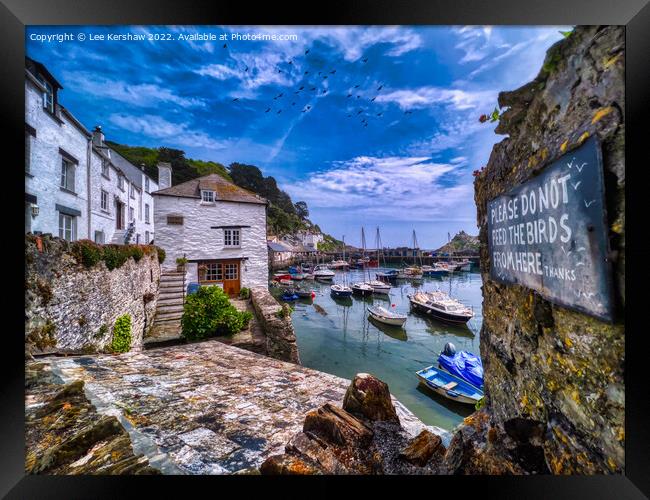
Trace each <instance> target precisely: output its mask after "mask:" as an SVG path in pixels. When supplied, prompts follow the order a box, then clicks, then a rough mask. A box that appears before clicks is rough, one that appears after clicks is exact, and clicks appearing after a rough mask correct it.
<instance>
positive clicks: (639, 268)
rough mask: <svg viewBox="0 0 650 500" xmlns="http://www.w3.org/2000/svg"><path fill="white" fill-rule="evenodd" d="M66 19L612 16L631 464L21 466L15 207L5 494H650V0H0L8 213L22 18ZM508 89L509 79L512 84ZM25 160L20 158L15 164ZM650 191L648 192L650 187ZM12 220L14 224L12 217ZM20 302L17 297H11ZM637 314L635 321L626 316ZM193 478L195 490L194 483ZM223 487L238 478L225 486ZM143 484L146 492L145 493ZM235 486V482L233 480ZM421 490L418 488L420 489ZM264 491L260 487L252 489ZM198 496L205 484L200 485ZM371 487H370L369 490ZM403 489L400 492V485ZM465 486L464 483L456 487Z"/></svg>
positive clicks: (417, 20)
mask: <svg viewBox="0 0 650 500" xmlns="http://www.w3.org/2000/svg"><path fill="white" fill-rule="evenodd" d="M32 24H41V25H59V24H85V25H93V24H94V25H98V24H99V25H107V24H176V25H179V24H229V25H259V24H263V25H287V24H303V25H345V24H385V25H386V24H387V25H395V24H446V25H450V24H451V25H454V24H519V25H542V24H549V25H551V24H552V25H577V24H583V25H586V24H616V25H625V26H626V106H625V109H626V114H627V117H626V118H627V119H626V161H627V163H628V164H630V165H632V166H633V168H631V169H627V176H628V177H629V180H628V182H627V185H628V188H627V192H628V193H627V204H628V209H627V210H626V211H627V214H628V221H629V223H630V224H631V225H632V227H633V230H632V231H627V232H626V233H627V238H626V241H627V246H628V247H630V246H631V249H632V250H631V251H628V252H626V254H627V259H628V260H629V261H630V262H631V269H633V271H634V272H632V273H631V274H630V276H629V280H628V285H627V287H626V288H627V290H628V293H627V302H628V305H627V311H626V312H627V314H626V316H625V320H626V327H627V328H626V329H627V330H628V331H629V332H630V334H629V335H628V337H627V339H626V369H625V392H626V471H625V475H624V476H621V475H608V476H591V477H583V476H572V477H556V476H535V477H533V476H527V477H509V478H506V477H462V478H458V477H446V476H445V477H440V476H435V477H431V476H429V477H386V476H382V477H375V478H370V477H362V478H350V477H334V478H333V477H326V478H323V477H321V478H317V477H304V478H287V477H250V476H249V477H243V476H242V477H192V478H190V479H188V478H185V477H181V478H179V477H148V478H144V477H143V478H138V477H105V476H102V477H99V476H98V477H90V476H85V477H61V476H25V475H24V453H25V449H24V358H23V356H22V354H23V351H24V338H23V337H21V336H20V333H19V332H21V331H23V330H24V321H23V318H22V317H21V315H20V314H19V312H18V311H19V310H20V304H19V302H20V301H21V292H20V289H21V288H22V286H21V284H22V283H23V282H24V278H23V276H21V269H20V266H19V265H18V263H19V262H23V261H24V243H23V241H24V239H23V237H22V234H23V232H24V228H23V226H22V222H21V220H20V219H21V217H19V216H17V217H11V216H9V217H7V218H6V221H8V222H10V223H11V224H9V227H7V225H5V238H3V240H4V245H3V255H4V259H5V261H4V264H5V265H4V266H3V268H2V269H3V271H4V272H3V274H4V280H3V283H4V292H5V293H4V294H3V295H4V300H3V302H4V303H5V312H4V317H3V319H4V328H3V334H4V335H3V344H2V346H3V354H4V356H3V359H2V363H1V365H2V370H3V372H4V373H3V377H2V378H1V379H0V380H1V382H0V384H1V387H2V392H1V394H2V410H0V416H1V417H0V418H1V425H0V430H1V432H2V440H1V441H0V442H1V443H2V453H1V454H0V477H1V479H0V494H2V495H7V497H8V498H44V497H47V498H59V497H61V498H89V497H92V498H104V497H106V498H116V497H128V496H135V495H137V496H140V497H141V496H142V495H143V494H146V495H147V497H154V496H157V495H161V494H162V495H163V496H171V495H174V496H176V495H179V494H180V495H187V494H188V493H189V494H193V493H190V491H191V490H190V489H189V488H195V487H197V486H199V485H201V486H202V487H204V488H207V490H206V491H208V492H210V493H209V494H210V495H211V496H213V495H235V494H237V495H245V496H252V495H253V494H255V493H252V492H251V489H252V488H254V489H255V490H259V494H262V495H267V494H268V492H269V491H270V490H271V489H275V490H278V491H279V492H281V493H285V494H288V495H289V496H301V497H304V496H312V495H313V494H314V492H317V493H320V494H329V495H331V494H340V493H343V492H348V491H349V490H350V489H351V488H352V487H355V488H358V489H359V490H360V491H359V492H360V493H361V494H364V495H367V494H368V493H369V491H368V490H369V489H370V488H372V489H376V490H377V491H381V490H386V488H387V487H388V486H389V485H390V486H395V487H397V488H398V489H399V490H398V491H401V492H402V493H401V494H402V495H404V494H406V495H409V496H411V495H418V496H420V495H422V494H424V495H427V496H434V497H435V496H438V495H443V494H445V493H444V492H443V490H444V489H451V490H452V491H456V492H462V494H463V495H466V496H471V497H474V498H480V497H485V496H489V497H496V498H527V499H533V498H544V499H547V498H554V499H557V498H572V499H573V498H591V499H596V498H619V499H623V498H644V497H646V496H650V465H649V463H648V455H649V454H650V453H649V450H650V439H649V434H650V433H649V430H648V427H649V426H648V425H647V424H646V421H647V419H648V415H649V414H650V403H649V398H648V391H647V383H646V379H647V378H648V375H647V372H646V371H645V370H644V368H645V366H646V365H647V361H646V359H645V357H646V356H645V351H644V349H643V344H642V343H643V339H644V337H645V336H646V335H647V333H646V329H645V328H643V326H644V323H643V319H642V316H641V314H642V311H643V310H644V309H647V307H645V308H644V306H643V305H642V303H641V301H642V300H643V299H644V298H645V296H644V293H643V289H644V288H643V285H644V284H646V283H647V280H645V279H644V278H645V277H646V276H647V274H648V273H647V271H646V270H644V269H643V264H644V258H645V257H646V256H649V255H650V252H649V251H648V250H647V248H645V247H644V246H643V242H642V238H643V232H644V230H646V231H647V229H646V227H645V225H641V223H640V221H641V217H643V215H644V214H645V213H646V212H647V209H645V206H644V205H643V204H642V203H643V201H644V194H643V193H642V192H641V190H643V189H645V187H646V186H647V185H648V183H647V182H645V181H646V179H645V178H644V176H647V171H648V166H647V153H646V152H645V151H644V150H645V149H646V148H644V145H645V143H647V137H646V133H645V130H644V129H645V127H643V125H644V124H645V123H646V122H647V121H648V119H649V117H650V114H649V113H648V111H649V109H648V108H649V102H650V99H649V94H650V92H649V88H650V85H649V84H648V82H650V64H649V63H648V61H649V60H648V54H650V29H649V28H650V5H648V0H625V1H619V2H612V1H611V0H546V1H544V2H539V1H533V0H527V1H522V0H489V1H487V0H444V1H443V0H410V1H399V2H398V1H388V0H356V1H350V2H347V3H343V2H318V3H313V4H309V3H306V2H282V3H270V2H266V3H260V4H259V5H255V6H253V5H251V4H249V3H246V2H236V1H233V0H228V1H216V0H215V1H210V2H208V1H200V0H192V1H183V2H179V1H178V0H176V1H172V0H141V1H137V2H135V1H133V0H130V1H127V0H112V1H111V2H100V1H99V0H84V1H83V2H73V1H70V0H68V1H64V0H0V25H1V28H0V53H1V54H2V57H1V58H0V60H1V61H2V64H3V68H2V69H3V71H2V76H3V78H1V79H0V82H1V83H0V85H1V86H2V91H1V92H0V96H1V97H0V99H1V100H2V110H3V112H2V124H3V132H4V134H3V135H4V139H5V141H4V142H5V144H7V146H6V147H5V150H4V155H3V160H4V163H5V168H4V173H5V179H4V187H5V190H4V191H5V193H4V196H3V198H5V199H6V200H7V205H6V209H7V210H6V211H5V213H6V214H8V215H9V214H11V213H12V210H13V209H12V207H15V206H17V204H16V203H15V200H13V199H12V198H13V197H16V198H20V197H22V194H21V191H23V190H24V189H23V186H24V178H23V168H22V167H19V166H20V165H21V162H22V161H23V160H22V159H21V157H22V155H23V152H22V148H23V146H22V143H23V137H22V135H21V134H22V133H23V132H22V131H23V128H24V81H23V80H24V27H25V25H32ZM504 90H505V89H504ZM13 165H17V166H18V167H13ZM646 197H647V195H646ZM14 224H15V225H14ZM13 302H16V304H13ZM627 323H629V326H628V325H627ZM188 487H189V488H188ZM226 487H232V488H237V490H231V491H229V492H226V491H224V489H225V488H226ZM138 489H141V491H139V492H138V491H137V490H138ZM229 489H230V488H229ZM416 489H417V491H416ZM256 493H257V492H256ZM199 494H200V493H199ZM371 494H372V493H371ZM395 494H399V493H395ZM453 494H454V496H458V493H453Z"/></svg>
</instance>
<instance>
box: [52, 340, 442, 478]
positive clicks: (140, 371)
mask: <svg viewBox="0 0 650 500" xmlns="http://www.w3.org/2000/svg"><path fill="white" fill-rule="evenodd" d="M47 362H49V363H50V364H51V366H52V371H53V372H55V373H56V374H57V375H58V376H60V377H61V378H62V379H63V380H64V381H65V382H69V381H73V380H84V381H85V390H86V393H87V396H88V398H89V399H90V400H91V401H92V403H93V404H94V405H95V406H96V407H97V411H98V412H99V413H103V414H107V415H115V416H117V417H118V418H119V419H120V421H121V422H123V424H124V425H125V428H126V429H127V431H128V432H129V434H130V435H131V440H132V442H133V447H134V451H136V453H143V454H145V455H146V456H147V457H148V458H149V459H150V463H151V464H152V465H154V466H158V467H159V468H160V469H161V470H162V471H163V472H164V473H168V474H232V473H236V472H241V471H246V470H250V469H252V468H257V467H259V465H261V463H262V462H263V461H264V460H265V459H266V458H267V457H268V456H270V455H273V454H277V453H282V452H283V450H284V446H285V445H286V443H287V442H288V440H289V439H290V438H291V437H292V436H293V435H294V434H295V433H296V432H299V431H301V430H302V426H303V422H304V416H305V414H306V413H307V412H309V411H310V410H313V409H316V408H318V407H320V406H322V405H323V404H325V403H332V404H334V405H337V406H339V407H340V406H341V404H342V402H343V396H344V395H345V391H346V389H347V387H348V385H349V384H350V381H349V380H346V379H343V378H340V377H336V376H334V375H330V374H326V373H322V372H319V371H316V370H312V369H309V368H305V367H302V366H300V365H296V364H293V363H287V362H283V361H279V360H276V359H272V358H269V357H266V356H262V355H259V354H256V353H253V352H250V351H246V350H243V349H239V348H236V347H232V346H228V345H225V344H222V343H221V342H218V341H213V340H211V341H205V342H200V343H193V344H184V345H176V346H170V347H164V348H158V349H150V350H145V351H140V352H129V353H125V354H120V355H93V356H80V357H68V358H48V361H47ZM394 402H395V405H396V408H397V412H398V415H399V416H400V420H401V421H402V425H403V426H404V427H405V428H406V430H407V431H408V432H409V433H410V434H412V435H413V436H414V435H416V434H417V433H418V432H419V431H420V430H422V429H423V428H428V429H429V430H431V431H432V432H435V433H437V434H440V435H441V436H442V437H443V441H444V442H446V443H447V444H448V439H449V434H448V433H447V432H446V431H443V430H442V429H439V428H432V427H430V426H425V425H424V424H423V423H422V422H421V421H420V420H419V419H418V418H417V417H415V416H414V415H413V414H412V413H411V412H410V411H409V410H408V409H406V407H404V406H403V405H402V404H401V403H399V402H398V401H396V400H394Z"/></svg>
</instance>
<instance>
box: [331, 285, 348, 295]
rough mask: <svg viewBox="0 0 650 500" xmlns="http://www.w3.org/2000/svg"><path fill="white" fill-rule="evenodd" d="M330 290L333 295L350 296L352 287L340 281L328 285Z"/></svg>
mask: <svg viewBox="0 0 650 500" xmlns="http://www.w3.org/2000/svg"><path fill="white" fill-rule="evenodd" d="M330 290H331V293H332V295H333V296H334V297H350V296H351V295H352V288H350V287H349V286H346V285H342V284H340V283H337V284H335V285H332V286H330Z"/></svg>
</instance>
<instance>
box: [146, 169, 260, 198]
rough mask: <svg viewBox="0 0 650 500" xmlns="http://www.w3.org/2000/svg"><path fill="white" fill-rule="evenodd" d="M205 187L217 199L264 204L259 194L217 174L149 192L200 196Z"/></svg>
mask: <svg viewBox="0 0 650 500" xmlns="http://www.w3.org/2000/svg"><path fill="white" fill-rule="evenodd" d="M202 189H207V190H210V191H214V192H215V193H216V200H217V201H236V202H240V203H257V204H260V205H266V204H267V201H266V200H265V199H264V198H262V197H261V196H259V195H257V194H255V193H253V192H251V191H248V190H247V189H244V188H240V187H239V186H236V185H235V184H233V183H232V182H228V181H227V180H226V179H224V178H223V177H221V176H220V175H219V174H209V175H204V176H203V177H199V178H197V179H192V180H190V181H187V182H183V183H181V184H177V185H176V186H171V187H168V188H165V189H160V190H158V191H154V192H153V193H151V194H152V195H156V196H179V197H181V198H199V199H200V198H201V190H202Z"/></svg>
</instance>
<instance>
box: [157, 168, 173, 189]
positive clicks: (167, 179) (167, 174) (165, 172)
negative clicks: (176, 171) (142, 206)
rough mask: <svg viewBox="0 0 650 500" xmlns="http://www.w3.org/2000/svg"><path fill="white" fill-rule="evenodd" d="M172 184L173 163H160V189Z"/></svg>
mask: <svg viewBox="0 0 650 500" xmlns="http://www.w3.org/2000/svg"><path fill="white" fill-rule="evenodd" d="M171 186H172V164H171V163H165V162H159V163H158V189H165V188H168V187H171Z"/></svg>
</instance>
